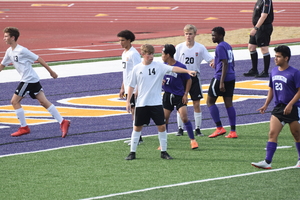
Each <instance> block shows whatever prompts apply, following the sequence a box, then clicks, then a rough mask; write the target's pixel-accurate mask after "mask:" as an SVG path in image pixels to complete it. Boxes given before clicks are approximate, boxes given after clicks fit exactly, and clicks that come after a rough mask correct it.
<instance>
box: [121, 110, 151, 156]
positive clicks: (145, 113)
mask: <svg viewBox="0 0 300 200" xmlns="http://www.w3.org/2000/svg"><path fill="white" fill-rule="evenodd" d="M150 116H151V115H150V114H149V110H148V109H147V107H137V108H136V109H135V116H134V126H133V130H132V133H131V140H130V153H129V155H128V156H127V157H126V158H125V159H126V160H133V159H135V158H136V155H135V153H136V150H137V145H138V143H139V139H140V136H141V132H142V129H143V125H144V124H146V125H148V124H149V122H150Z"/></svg>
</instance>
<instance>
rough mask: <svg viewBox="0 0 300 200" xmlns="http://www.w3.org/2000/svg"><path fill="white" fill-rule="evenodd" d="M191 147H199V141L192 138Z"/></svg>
mask: <svg viewBox="0 0 300 200" xmlns="http://www.w3.org/2000/svg"><path fill="white" fill-rule="evenodd" d="M191 148H192V149H198V143H197V141H196V140H191Z"/></svg>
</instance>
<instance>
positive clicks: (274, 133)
mask: <svg viewBox="0 0 300 200" xmlns="http://www.w3.org/2000/svg"><path fill="white" fill-rule="evenodd" d="M282 128H283V124H282V123H281V122H280V121H279V119H278V118H277V117H275V116H274V115H272V116H271V119H270V131H269V139H268V142H267V144H266V157H265V160H263V161H261V162H258V163H254V162H253V163H251V164H252V165H253V166H254V167H257V168H262V169H271V168H272V167H271V162H272V159H273V156H274V154H275V151H276V148H277V138H278V135H279V133H280V131H281V130H282Z"/></svg>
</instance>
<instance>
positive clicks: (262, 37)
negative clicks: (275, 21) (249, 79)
mask: <svg viewBox="0 0 300 200" xmlns="http://www.w3.org/2000/svg"><path fill="white" fill-rule="evenodd" d="M272 32H273V25H272V24H267V25H262V26H261V27H260V29H259V30H258V32H257V33H256V34H257V37H256V38H257V46H258V47H260V49H261V53H262V54H263V61H264V70H263V71H262V72H261V73H260V74H259V75H257V76H256V77H258V78H259V77H262V78H263V77H269V67H270V61H271V56H270V53H269V44H270V41H271V35H272Z"/></svg>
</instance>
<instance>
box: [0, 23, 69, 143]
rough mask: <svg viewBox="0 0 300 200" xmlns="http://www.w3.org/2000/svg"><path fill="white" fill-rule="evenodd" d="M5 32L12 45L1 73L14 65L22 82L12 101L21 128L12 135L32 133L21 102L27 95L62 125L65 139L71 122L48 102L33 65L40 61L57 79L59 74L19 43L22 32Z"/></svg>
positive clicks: (10, 30)
mask: <svg viewBox="0 0 300 200" xmlns="http://www.w3.org/2000/svg"><path fill="white" fill-rule="evenodd" d="M3 32H4V41H5V42H6V44H8V45H10V47H9V48H8V49H7V50H6V53H5V56H4V58H3V60H2V62H1V65H0V71H2V70H3V69H4V67H5V66H7V65H9V64H10V63H13V65H14V67H15V68H16V70H17V71H18V72H19V74H20V75H21V82H20V84H19V86H18V87H17V89H16V91H15V93H14V95H13V97H12V99H11V104H12V106H13V108H14V109H15V112H16V114H17V117H18V119H19V121H20V123H21V127H20V128H19V130H18V131H17V132H15V133H12V134H11V136H14V137H16V136H21V135H24V134H29V133H30V129H29V127H28V125H27V123H26V119H25V112H24V110H23V108H22V106H21V100H22V99H23V98H24V97H25V96H26V95H27V94H29V95H30V97H31V98H32V99H37V100H38V101H39V103H40V104H41V105H42V106H43V107H44V108H46V109H47V110H48V111H49V113H50V114H51V115H52V116H53V117H54V118H55V119H56V120H57V121H58V122H59V123H60V128H61V131H62V135H61V136H62V137H63V138H64V137H66V136H67V133H68V130H69V126H70V121H69V120H65V119H63V117H62V116H61V115H60V114H59V112H58V111H57V109H56V108H55V106H54V105H53V104H52V103H51V102H50V101H48V99H47V98H46V96H45V93H44V90H43V88H42V85H41V84H40V82H39V80H40V79H39V77H38V75H37V73H36V72H35V71H34V70H33V68H32V64H33V63H34V62H35V61H38V62H39V63H40V64H41V65H42V66H43V67H45V68H46V70H47V71H48V72H49V73H50V75H51V76H52V77H53V78H55V79H56V78H57V77H58V76H57V74H56V73H55V72H54V71H52V69H51V68H50V67H49V66H48V65H47V63H46V62H45V61H44V60H43V59H42V58H41V57H39V56H38V55H36V54H34V53H32V52H31V51H29V50H28V49H27V48H25V47H23V46H21V45H19V44H18V43H17V40H18V38H19V35H20V32H19V30H18V29H17V28H15V27H7V28H5V29H4V30H3Z"/></svg>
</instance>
